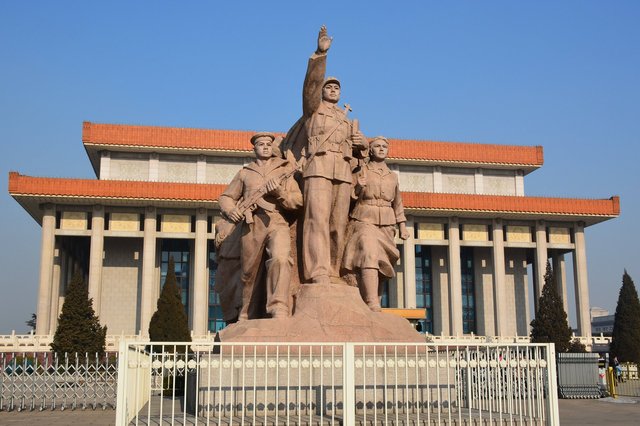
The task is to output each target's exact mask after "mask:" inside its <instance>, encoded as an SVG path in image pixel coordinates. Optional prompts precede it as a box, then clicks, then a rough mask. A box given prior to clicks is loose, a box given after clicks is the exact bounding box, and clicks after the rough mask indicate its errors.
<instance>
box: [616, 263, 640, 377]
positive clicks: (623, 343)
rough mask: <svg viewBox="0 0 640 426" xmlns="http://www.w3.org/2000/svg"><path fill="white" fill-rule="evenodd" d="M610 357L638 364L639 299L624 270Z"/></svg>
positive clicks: (639, 356)
mask: <svg viewBox="0 0 640 426" xmlns="http://www.w3.org/2000/svg"><path fill="white" fill-rule="evenodd" d="M610 351H611V358H612V359H613V357H614V356H617V357H618V361H620V362H634V363H636V365H640V300H638V292H637V291H636V286H635V285H634V283H633V280H632V279H631V276H629V274H628V273H627V271H626V270H625V271H624V274H623V276H622V287H621V288H620V293H619V295H618V305H617V306H616V315H615V317H614V321H613V334H612V339H611V347H610Z"/></svg>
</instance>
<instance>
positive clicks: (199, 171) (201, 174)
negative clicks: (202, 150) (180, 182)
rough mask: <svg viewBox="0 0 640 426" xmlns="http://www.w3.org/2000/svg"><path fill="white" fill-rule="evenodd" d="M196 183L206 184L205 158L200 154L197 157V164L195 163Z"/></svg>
mask: <svg viewBox="0 0 640 426" xmlns="http://www.w3.org/2000/svg"><path fill="white" fill-rule="evenodd" d="M196 182H197V183H206V182H207V157H205V156H204V155H202V154H200V155H198V162H197V163H196Z"/></svg>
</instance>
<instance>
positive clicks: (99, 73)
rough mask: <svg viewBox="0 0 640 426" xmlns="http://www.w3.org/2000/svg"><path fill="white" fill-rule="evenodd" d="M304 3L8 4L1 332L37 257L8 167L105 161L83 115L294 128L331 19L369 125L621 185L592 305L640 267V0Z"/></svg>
mask: <svg viewBox="0 0 640 426" xmlns="http://www.w3.org/2000/svg"><path fill="white" fill-rule="evenodd" d="M308 4H309V3H308V2H299V1H297V2H293V1H292V2H255V3H252V2H243V1H237V2H213V1H207V2H204V1H190V2H177V1H176V2H151V1H148V2H144V1H123V2H117V1H109V2H100V3H99V2H87V1H73V2H72V1H57V2H52V1H47V2H44V1H41V2H39V1H13V2H11V1H3V2H1V3H0V146H1V149H2V152H1V155H0V184H1V185H0V186H1V187H2V188H3V191H2V193H1V194H0V197H1V204H0V241H1V242H2V244H1V248H0V250H1V254H0V271H1V272H0V334H2V333H9V332H11V330H12V329H15V330H17V331H18V332H24V331H26V330H27V327H26V326H25V324H24V321H26V320H27V319H28V318H29V316H30V314H31V313H32V312H35V309H36V299H37V282H38V270H39V257H38V255H39V250H40V227H39V226H38V225H37V224H36V222H35V221H33V219H31V217H30V216H29V215H28V214H27V213H26V212H25V211H24V210H23V209H22V208H21V207H20V206H19V205H18V203H16V202H15V201H14V200H13V199H12V198H11V197H9V195H8V193H7V176H8V172H9V171H10V170H16V171H19V172H20V173H23V174H28V175H32V176H56V177H74V178H93V177H95V176H94V174H93V172H92V169H91V167H90V164H89V161H88V158H87V156H86V153H85V150H84V149H83V146H82V141H81V129H82V121H83V120H89V121H95V122H102V123H125V124H142V125H155V126H178V127H198V128H217V129H238V130H263V129H266V130H274V131H286V130H287V129H288V128H289V126H290V125H291V124H292V123H293V122H294V121H295V120H296V119H297V118H298V116H299V115H300V112H301V99H300V91H301V86H302V79H303V77H304V72H305V67H306V60H307V57H308V56H309V55H310V54H311V53H312V52H313V50H314V49H315V38H316V35H317V30H318V28H319V27H320V25H322V24H326V25H327V27H328V29H329V32H330V34H331V35H332V36H333V37H334V42H333V46H332V48H331V51H330V57H329V65H328V71H329V73H330V74H333V75H337V76H339V77H340V78H341V80H342V82H343V93H342V99H343V100H344V101H346V102H349V103H350V104H351V105H352V107H353V109H354V112H353V116H354V117H357V118H359V119H360V121H361V127H362V129H363V131H364V132H365V134H368V135H376V134H384V135H386V136H389V137H397V138H411V139H432V140H447V141H465V142H483V143H493V144H513V145H543V146H544V153H545V165H544V166H543V167H542V168H541V169H540V170H537V171H536V172H534V173H532V174H530V175H528V176H526V178H525V191H526V194H527V195H545V196H559V197H578V198H608V197H610V196H612V195H620V196H621V198H622V202H621V204H622V214H621V216H620V218H618V219H616V220H612V221H608V222H605V223H603V224H600V225H596V226H593V227H590V228H587V256H588V262H589V284H590V296H591V305H592V306H601V307H604V308H607V309H609V310H611V311H613V310H614V309H615V304H616V300H617V295H618V291H619V287H620V285H621V277H622V272H623V269H624V268H627V270H628V271H629V273H630V274H631V275H632V277H634V278H635V279H636V282H640V266H639V265H638V253H639V250H638V242H639V240H640V231H639V229H640V226H639V224H638V220H637V219H636V218H640V203H639V197H638V195H639V192H640V190H639V189H638V186H639V185H640V173H639V172H638V166H637V164H638V156H639V154H640V149H639V142H640V115H639V112H640V110H639V107H638V102H639V100H640V79H639V76H640V25H639V22H640V3H639V2H637V1H609V2H604V1H587V0H579V1H561V2H559V1H535V2H534V1H531V2H513V1H482V2H479V1H457V2H431V1H415V2H412V1H406V2H396V4H395V5H393V4H392V3H391V2H389V1H384V2H373V1H366V2H365V1H362V2H346V1H340V2H330V1H325V2H314V3H313V6H309V5H308ZM391 149H393V147H391ZM571 317H573V313H572V315H571ZM572 322H573V321H572ZM574 325H575V322H574Z"/></svg>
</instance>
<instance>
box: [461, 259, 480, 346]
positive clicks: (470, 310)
mask: <svg viewBox="0 0 640 426" xmlns="http://www.w3.org/2000/svg"><path fill="white" fill-rule="evenodd" d="M460 263H461V267H462V268H461V269H462V270H461V275H462V331H463V333H465V334H470V333H476V301H475V273H474V270H473V248H472V247H462V249H461V250H460Z"/></svg>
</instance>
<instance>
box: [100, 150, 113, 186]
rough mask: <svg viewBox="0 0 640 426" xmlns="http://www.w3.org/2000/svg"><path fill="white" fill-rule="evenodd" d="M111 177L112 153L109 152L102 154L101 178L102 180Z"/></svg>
mask: <svg viewBox="0 0 640 426" xmlns="http://www.w3.org/2000/svg"><path fill="white" fill-rule="evenodd" d="M110 177H111V153H110V152H109V151H102V152H100V176H99V178H100V179H101V180H104V179H109V178H110Z"/></svg>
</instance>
